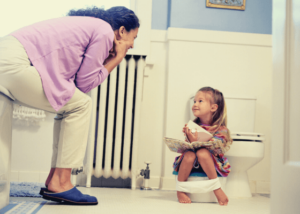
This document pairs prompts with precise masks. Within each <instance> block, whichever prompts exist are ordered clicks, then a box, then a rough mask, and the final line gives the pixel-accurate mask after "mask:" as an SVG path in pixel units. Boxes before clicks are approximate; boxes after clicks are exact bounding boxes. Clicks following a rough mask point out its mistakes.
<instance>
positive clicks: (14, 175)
mask: <svg viewBox="0 0 300 214" xmlns="http://www.w3.org/2000/svg"><path fill="white" fill-rule="evenodd" d="M48 173H49V172H43V171H11V172H10V181H11V182H37V183H44V182H45V181H46V179H47V177H48Z"/></svg>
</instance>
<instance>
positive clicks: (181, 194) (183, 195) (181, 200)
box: [177, 191, 192, 204]
mask: <svg viewBox="0 0 300 214" xmlns="http://www.w3.org/2000/svg"><path fill="white" fill-rule="evenodd" d="M177 198H178V201H179V203H184V204H190V203H192V201H191V199H190V198H189V196H187V194H186V193H184V192H179V191H177Z"/></svg>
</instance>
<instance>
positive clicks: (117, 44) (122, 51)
mask: <svg viewBox="0 0 300 214" xmlns="http://www.w3.org/2000/svg"><path fill="white" fill-rule="evenodd" d="M128 49H130V44H129V42H127V41H123V40H117V38H116V36H115V38H114V46H113V52H114V53H115V56H116V57H120V58H122V59H123V58H124V57H125V56H126V53H127V51H128Z"/></svg>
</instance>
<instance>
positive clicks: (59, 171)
mask: <svg viewBox="0 0 300 214" xmlns="http://www.w3.org/2000/svg"><path fill="white" fill-rule="evenodd" d="M71 171H72V169H71V168H55V169H54V172H53V176H52V178H51V180H50V182H49V184H48V190H50V191H51V192H55V193H58V192H64V191H67V190H70V189H72V188H73V187H74V186H73V184H72V183H71Z"/></svg>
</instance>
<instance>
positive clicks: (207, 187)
mask: <svg viewBox="0 0 300 214" xmlns="http://www.w3.org/2000/svg"><path fill="white" fill-rule="evenodd" d="M219 188H221V183H220V181H219V178H215V179H211V180H202V181H183V182H181V181H178V180H176V190H177V191H180V192H188V193H206V192H211V191H213V190H216V189H219Z"/></svg>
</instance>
